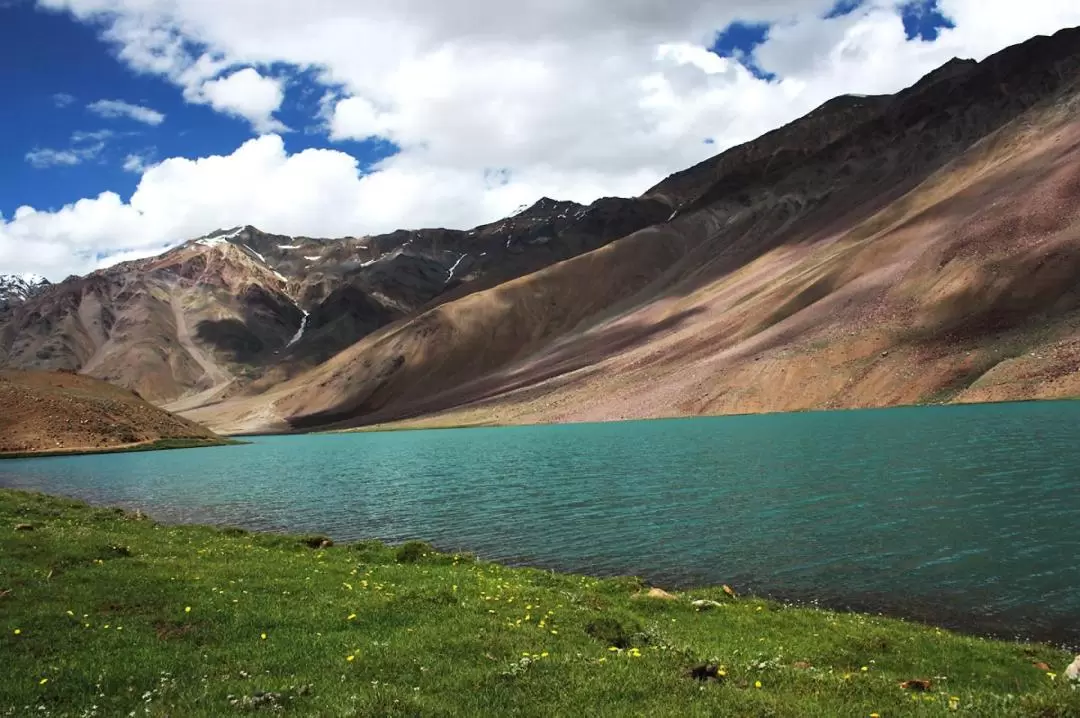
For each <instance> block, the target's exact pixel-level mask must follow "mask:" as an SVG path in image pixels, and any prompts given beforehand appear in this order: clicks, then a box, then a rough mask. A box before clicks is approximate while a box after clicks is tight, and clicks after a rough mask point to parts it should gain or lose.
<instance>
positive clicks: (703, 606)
mask: <svg viewBox="0 0 1080 718" xmlns="http://www.w3.org/2000/svg"><path fill="white" fill-rule="evenodd" d="M690 605H691V606H693V607H694V608H696V609H697V610H699V611H710V610H712V609H714V608H720V607H721V606H723V605H724V604H722V603H720V602H719V601H709V600H707V599H698V600H697V601H691V602H690Z"/></svg>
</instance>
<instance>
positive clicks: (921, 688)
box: [900, 678, 933, 693]
mask: <svg viewBox="0 0 1080 718" xmlns="http://www.w3.org/2000/svg"><path fill="white" fill-rule="evenodd" d="M900 687H901V688H903V689H904V690H905V691H915V692H916V693H928V692H929V691H930V689H931V688H933V684H932V683H931V682H930V680H929V679H926V678H922V679H919V678H917V679H914V680H910V681H904V682H903V683H901V684H900Z"/></svg>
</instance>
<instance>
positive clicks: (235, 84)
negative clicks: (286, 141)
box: [198, 67, 286, 133]
mask: <svg viewBox="0 0 1080 718" xmlns="http://www.w3.org/2000/svg"><path fill="white" fill-rule="evenodd" d="M198 95H199V97H201V98H204V99H205V101H206V102H207V103H208V104H209V105H210V106H211V107H213V108H214V109H215V110H218V111H221V112H225V113H227V114H230V115H236V116H238V117H242V118H244V119H246V120H247V121H248V122H250V123H251V126H252V127H253V128H254V129H255V131H256V132H259V133H267V132H280V131H282V130H284V129H286V128H285V126H284V125H282V124H281V122H279V121H277V120H276V119H274V116H273V115H274V113H275V112H276V111H277V110H278V108H279V107H281V102H282V100H284V99H285V91H284V89H283V88H282V82H281V80H279V79H276V78H273V77H263V76H262V75H260V74H259V72H258V71H257V70H254V69H252V68H250V67H245V68H244V69H242V70H237V71H236V72H234V73H232V74H231V75H226V76H225V77H221V78H218V79H215V80H208V81H206V82H204V83H203V84H202V85H201V86H200V87H199V89H198Z"/></svg>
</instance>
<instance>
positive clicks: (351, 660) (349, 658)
mask: <svg viewBox="0 0 1080 718" xmlns="http://www.w3.org/2000/svg"><path fill="white" fill-rule="evenodd" d="M345 660H346V661H348V662H349V663H352V662H353V661H355V660H356V656H345Z"/></svg>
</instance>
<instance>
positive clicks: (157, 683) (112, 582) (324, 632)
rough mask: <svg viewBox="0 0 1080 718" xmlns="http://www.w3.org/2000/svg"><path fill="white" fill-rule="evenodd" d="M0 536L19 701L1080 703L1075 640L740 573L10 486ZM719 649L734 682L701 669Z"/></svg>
mask: <svg viewBox="0 0 1080 718" xmlns="http://www.w3.org/2000/svg"><path fill="white" fill-rule="evenodd" d="M0 549H2V550H0V576H3V578H2V579H0V582H2V583H3V585H0V606H2V607H3V610H2V611H0V650H2V651H3V654H4V655H5V656H6V657H8V660H7V661H6V666H5V667H6V668H7V670H6V671H5V674H4V675H3V676H2V677H0V715H21V714H22V712H26V710H27V708H28V707H29V710H30V711H33V712H35V713H40V714H42V715H66V714H79V713H80V712H81V711H83V710H89V709H90V707H91V706H92V705H96V706H97V707H98V708H97V710H98V714H99V715H115V714H124V715H126V714H127V713H129V712H130V711H131V710H134V709H138V710H139V711H140V712H142V711H143V710H144V708H147V709H150V710H151V712H153V711H158V712H164V713H168V714H182V715H190V716H212V715H221V714H223V713H231V712H234V711H237V710H244V709H248V710H250V709H255V708H267V709H282V710H287V712H288V713H290V714H293V715H451V714H453V715H492V714H504V715H505V714H511V713H514V714H518V715H537V716H540V715H570V714H579V715H580V714H589V715H625V714H626V713H627V712H628V711H629V712H645V713H648V714H652V715H680V716H682V715H718V716H746V715H763V714H770V715H783V716H788V715H790V716H795V715H798V716H822V717H824V716H868V715H872V714H874V713H877V714H878V715H880V716H896V715H930V714H939V713H941V712H942V711H947V710H948V709H949V708H953V709H954V710H957V711H961V712H966V713H967V714H969V715H995V716H996V715H1017V716H1026V715H1031V716H1035V715H1040V716H1066V715H1073V714H1076V713H1077V712H1078V711H1080V691H1076V690H1072V689H1071V688H1070V687H1069V686H1068V685H1066V681H1065V680H1064V678H1063V677H1062V676H1061V675H1059V674H1060V673H1061V672H1062V669H1063V668H1064V667H1065V666H1066V665H1068V663H1069V661H1071V659H1072V657H1071V655H1069V654H1068V653H1066V652H1064V651H1062V650H1059V649H1055V648H1052V647H1049V646H1044V645H1037V644H1022V643H1010V642H1002V641H992V640H985V639H979V638H975V637H971V636H964V635H958V634H954V633H951V632H949V631H945V630H942V629H938V628H933V627H931V626H926V625H920V624H917V623H910V622H905V621H899V620H893V619H887V618H882V617H879V616H868V615H860V614H844V613H833V612H829V611H823V610H816V609H812V608H800V607H792V606H786V605H784V604H779V603H774V602H769V601H763V600H759V599H755V598H744V597H737V598H736V597H732V596H731V595H729V593H728V592H726V591H725V590H724V589H723V588H720V587H717V588H702V589H698V590H693V591H687V592H685V593H679V594H675V595H672V596H661V597H659V598H655V597H649V596H648V595H647V594H648V589H649V587H648V586H646V585H643V584H642V583H641V582H640V581H639V580H636V579H631V578H621V579H607V580H600V579H595V578H590V577H587V576H575V575H567V574H560V573H555V572H549V571H541V570H536V569H524V568H521V569H515V568H506V567H503V566H500V565H498V564H490V563H484V562H480V561H476V560H475V559H473V558H472V557H470V556H468V555H463V554H440V553H437V552H435V551H434V550H432V549H431V548H430V547H428V546H426V545H424V544H419V543H413V544H407V545H405V546H401V547H390V546H385V545H383V544H381V543H378V542H372V541H364V542H359V543H357V544H354V545H350V546H331V545H328V544H327V543H325V542H324V540H323V538H322V537H318V536H307V537H299V536H282V535H275V534H258V533H249V532H246V531H242V530H239V529H214V528H208V527H200V526H166V525H161V524H157V523H155V522H152V521H149V520H146V519H145V517H143V516H141V515H140V514H132V513H127V512H123V511H119V510H113V509H104V508H95V507H91V506H88V505H87V504H84V503H81V502H76V501H71V500H68V499H62V498H55V497H50V496H46V495H42V494H31V493H25V492H19V491H9V490H0ZM694 601H706V602H708V603H705V604H700V605H701V606H702V607H704V608H705V610H701V609H700V608H698V607H695V606H694V604H693V602H694ZM707 664H713V665H715V666H716V669H715V671H713V670H710V671H709V672H710V673H715V674H716V675H715V676H707V677H706V678H705V680H704V681H699V680H696V679H695V678H694V677H692V676H691V671H692V670H693V669H694V668H698V667H702V666H705V665H707ZM924 680H925V681H928V684H927V685H924V684H922V683H908V684H907V687H903V688H902V687H901V684H902V683H904V682H910V681H924ZM924 688H925V689H926V690H923V689H924ZM38 706H44V708H43V709H39V708H38Z"/></svg>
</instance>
